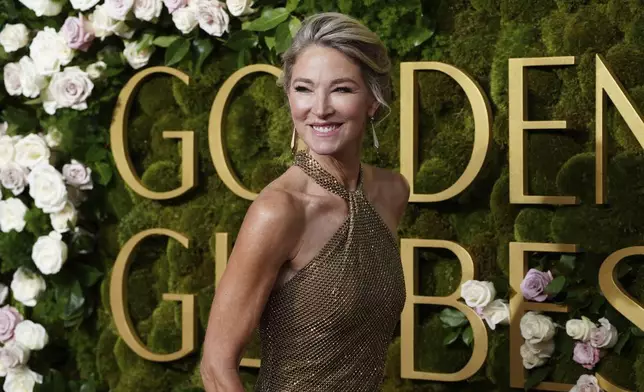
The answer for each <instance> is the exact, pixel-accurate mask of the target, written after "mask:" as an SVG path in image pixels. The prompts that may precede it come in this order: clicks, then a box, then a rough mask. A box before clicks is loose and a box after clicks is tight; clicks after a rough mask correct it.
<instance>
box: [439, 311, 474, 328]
mask: <svg viewBox="0 0 644 392" xmlns="http://www.w3.org/2000/svg"><path fill="white" fill-rule="evenodd" d="M439 317H440V319H441V321H442V322H443V324H445V325H447V326H450V327H452V328H456V327H460V326H462V325H465V324H467V318H466V317H465V315H464V314H463V313H461V312H460V311H458V310H456V309H454V308H445V309H443V310H442V311H441V313H440V316H439Z"/></svg>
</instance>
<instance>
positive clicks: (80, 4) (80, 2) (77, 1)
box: [70, 0, 100, 11]
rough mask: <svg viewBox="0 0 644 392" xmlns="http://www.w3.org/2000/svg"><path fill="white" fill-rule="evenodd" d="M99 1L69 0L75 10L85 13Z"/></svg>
mask: <svg viewBox="0 0 644 392" xmlns="http://www.w3.org/2000/svg"><path fill="white" fill-rule="evenodd" d="M99 1H100V0H71V1H70V2H71V3H72V7H74V9H75V10H81V11H87V10H88V9H90V8H92V7H93V6H95V5H96V4H98V2H99Z"/></svg>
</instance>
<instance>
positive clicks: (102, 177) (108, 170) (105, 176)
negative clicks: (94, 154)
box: [94, 162, 113, 185]
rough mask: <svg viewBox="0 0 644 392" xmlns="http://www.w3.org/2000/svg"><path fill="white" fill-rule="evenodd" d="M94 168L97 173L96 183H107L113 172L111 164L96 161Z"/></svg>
mask: <svg viewBox="0 0 644 392" xmlns="http://www.w3.org/2000/svg"><path fill="white" fill-rule="evenodd" d="M94 168H95V169H96V173H98V183H99V184H101V185H107V184H109V182H110V180H111V179H112V174H113V173H112V166H110V165H109V163H106V162H97V163H96V164H95V165H94Z"/></svg>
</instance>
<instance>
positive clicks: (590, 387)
mask: <svg viewBox="0 0 644 392" xmlns="http://www.w3.org/2000/svg"><path fill="white" fill-rule="evenodd" d="M602 391H603V389H601V387H600V386H599V383H598V381H597V378H596V377H595V376H591V375H590V374H582V375H581V376H579V378H578V379H577V383H576V384H575V386H574V387H572V389H571V390H570V392H602Z"/></svg>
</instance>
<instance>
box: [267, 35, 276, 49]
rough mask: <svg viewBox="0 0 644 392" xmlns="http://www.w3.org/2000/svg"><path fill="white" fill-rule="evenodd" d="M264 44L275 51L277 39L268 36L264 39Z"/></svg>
mask: <svg viewBox="0 0 644 392" xmlns="http://www.w3.org/2000/svg"><path fill="white" fill-rule="evenodd" d="M264 42H265V43H266V47H267V48H268V49H273V48H274V47H275V37H269V36H266V37H264Z"/></svg>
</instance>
